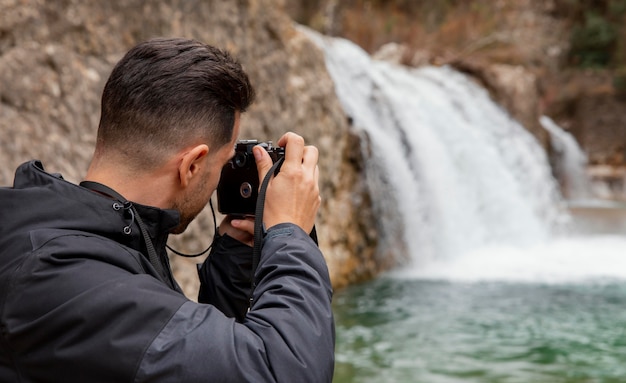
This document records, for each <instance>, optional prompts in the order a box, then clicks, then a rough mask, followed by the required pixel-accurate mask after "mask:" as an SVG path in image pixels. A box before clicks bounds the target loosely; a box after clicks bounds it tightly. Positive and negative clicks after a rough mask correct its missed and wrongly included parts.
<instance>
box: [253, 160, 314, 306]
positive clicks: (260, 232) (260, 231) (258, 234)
mask: <svg viewBox="0 0 626 383" xmlns="http://www.w3.org/2000/svg"><path fill="white" fill-rule="evenodd" d="M284 160H285V158H284V157H280V158H279V159H278V160H277V161H276V162H275V163H274V165H273V166H272V167H271V168H270V170H269V171H268V172H267V174H265V177H264V178H263V182H261V186H260V187H259V194H258V196H257V200H256V208H255V212H254V247H253V248H252V275H251V277H250V278H251V281H250V283H251V289H250V298H249V300H248V310H250V308H251V307H252V301H253V299H254V289H255V288H256V279H255V274H256V269H257V267H258V266H259V260H260V259H261V248H262V247H263V239H264V238H265V234H266V231H265V227H264V225H263V211H264V209H265V193H266V191H267V185H268V184H269V182H270V179H271V178H272V176H273V175H276V174H277V173H278V170H279V169H280V166H281V165H282V163H283V161H284ZM310 236H311V238H312V239H313V241H315V244H318V242H317V231H316V230H315V226H313V230H312V231H311V233H310Z"/></svg>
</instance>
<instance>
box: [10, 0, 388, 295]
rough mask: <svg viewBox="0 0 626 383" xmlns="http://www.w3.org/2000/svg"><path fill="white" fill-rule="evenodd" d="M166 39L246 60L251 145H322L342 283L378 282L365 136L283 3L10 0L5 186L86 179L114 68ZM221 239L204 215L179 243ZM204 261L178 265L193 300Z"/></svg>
mask: <svg viewBox="0 0 626 383" xmlns="http://www.w3.org/2000/svg"><path fill="white" fill-rule="evenodd" d="M155 36H183V37H189V38H195V39H198V40H201V41H203V42H206V43H209V44H213V45H217V46H221V47H225V48H227V49H229V50H230V51H231V52H232V53H234V54H235V55H236V56H237V57H238V58H239V59H240V60H241V62H242V64H243V65H244V67H245V68H246V70H247V71H248V73H249V74H250V77H251V80H252V82H253V84H254V85H255V87H256V89H257V94H258V97H257V101H256V103H255V105H254V106H253V107H252V108H251V110H250V111H249V112H248V113H246V114H245V115H244V117H243V120H242V133H241V138H258V139H262V140H276V139H278V138H279V137H280V135H282V133H283V132H285V131H288V130H291V131H295V132H297V133H299V134H301V135H303V136H304V137H305V139H306V140H307V141H308V142H309V143H312V144H315V145H316V146H318V147H319V149H320V152H321V156H320V164H319V165H320V170H321V174H322V176H321V178H322V179H321V193H322V198H323V202H322V208H321V210H320V215H319V219H318V222H317V230H318V236H319V240H320V247H321V248H322V250H323V252H324V254H325V256H326V258H327V261H328V264H329V268H330V271H331V277H332V280H333V283H334V285H335V286H336V287H339V286H343V285H345V284H347V283H349V282H351V281H354V280H358V279H363V278H365V277H368V276H371V275H373V274H375V273H376V271H377V270H378V269H380V268H381V265H380V263H381V262H379V261H377V260H376V259H375V258H374V257H375V253H374V250H375V248H376V231H375V228H373V227H371V225H370V223H371V222H373V219H372V217H371V209H370V202H369V197H368V195H367V192H366V190H365V187H364V184H363V182H361V181H360V177H361V175H360V170H361V164H362V158H361V151H360V146H359V140H358V138H357V137H355V136H354V135H353V133H352V132H351V130H350V126H349V124H348V121H347V119H346V117H345V115H344V114H343V111H342V109H341V107H340V105H339V103H338V101H337V99H336V96H335V94H334V89H333V83H332V81H331V80H330V78H329V76H328V74H327V73H326V70H325V66H324V59H323V56H322V54H321V52H320V51H319V50H318V49H317V48H316V47H315V46H314V45H313V44H312V43H311V42H310V41H309V40H307V39H306V38H305V37H304V36H303V35H301V34H300V33H298V32H297V31H296V29H295V28H294V26H293V24H292V21H291V19H290V18H289V17H288V16H287V14H286V12H285V11H284V4H283V2H282V1H280V0H241V1H229V2H225V1H218V0H209V1H207V0H185V1H182V0H178V1H177V0H164V1H159V2H145V1H142V0H120V1H114V2H102V1H97V0H89V1H82V0H81V1H79V0H62V1H55V2H50V1H45V0H23V1H15V0H0V68H2V71H0V132H1V134H2V136H1V137H2V138H1V139H0V163H2V167H1V168H0V185H3V186H6V185H10V184H11V183H12V179H13V172H14V169H15V168H16V167H17V166H18V165H19V164H20V163H22V162H24V161H27V160H29V159H32V158H37V159H40V160H42V161H43V163H44V165H45V166H46V168H47V170H49V171H52V172H59V173H62V174H63V175H64V177H65V178H66V179H68V180H70V181H72V182H79V181H80V180H81V176H82V175H83V174H84V172H85V171H86V168H87V166H88V162H89V159H90V157H91V154H92V150H93V145H94V141H95V134H96V129H97V125H98V120H99V101H100V93H101V91H102V88H103V86H104V83H105V81H106V79H107V77H108V74H109V72H110V70H111V69H112V66H113V65H114V64H115V62H116V61H117V60H118V59H119V58H120V57H121V56H122V55H123V54H124V53H125V51H126V50H127V49H128V48H130V47H131V46H132V45H134V44H135V43H137V42H139V41H142V40H145V39H148V38H151V37H155ZM206 210H209V209H206ZM218 219H219V217H218ZM212 233H213V221H212V218H211V216H210V213H209V212H206V211H205V212H204V213H203V214H202V215H201V216H200V217H199V218H198V220H197V221H196V222H195V223H194V224H192V226H191V227H190V229H189V230H188V232H187V233H185V234H184V235H182V236H179V237H176V238H173V239H172V240H171V244H172V245H173V246H174V247H176V248H178V249H179V250H182V251H187V252H196V251H198V250H201V249H203V248H204V247H206V246H207V245H208V244H209V243H210V241H211V238H212ZM200 261H201V259H194V260H192V261H188V260H186V259H182V258H179V257H177V256H175V257H173V260H172V263H173V268H174V270H175V274H176V277H177V279H178V280H179V281H180V282H181V284H182V285H183V286H184V289H185V291H186V293H187V294H188V296H190V297H192V298H193V297H194V296H195V294H196V291H197V288H198V286H197V281H196V278H195V265H194V264H195V263H196V262H200Z"/></svg>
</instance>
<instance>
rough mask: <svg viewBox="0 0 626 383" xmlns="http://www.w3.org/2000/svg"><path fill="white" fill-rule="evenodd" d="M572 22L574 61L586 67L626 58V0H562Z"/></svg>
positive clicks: (608, 64)
mask: <svg viewBox="0 0 626 383" xmlns="http://www.w3.org/2000/svg"><path fill="white" fill-rule="evenodd" d="M559 4H560V6H561V9H560V10H561V14H563V15H567V16H566V17H567V18H569V19H570V20H571V22H572V24H573V27H572V34H571V49H570V59H571V63H572V64H574V65H576V66H579V67H583V68H604V67H613V68H615V67H619V66H622V65H624V64H626V62H624V57H625V55H624V52H621V50H622V49H623V48H622V47H624V42H623V41H621V40H620V39H623V38H624V36H626V33H625V32H626V27H625V26H624V16H625V15H626V0H560V2H559Z"/></svg>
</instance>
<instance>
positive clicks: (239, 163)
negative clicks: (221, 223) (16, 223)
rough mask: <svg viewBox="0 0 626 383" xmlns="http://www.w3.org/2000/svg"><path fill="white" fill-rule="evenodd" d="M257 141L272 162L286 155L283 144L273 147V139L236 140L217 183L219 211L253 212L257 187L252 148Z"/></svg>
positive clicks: (247, 213)
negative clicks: (233, 150)
mask: <svg viewBox="0 0 626 383" xmlns="http://www.w3.org/2000/svg"><path fill="white" fill-rule="evenodd" d="M257 145H260V146H261V147H263V148H264V149H265V150H266V151H267V152H268V153H269V155H270V157H271V158H272V161H274V162H276V161H278V160H279V159H280V158H281V157H284V156H285V148H282V147H274V146H273V145H272V141H265V142H259V141H257V140H239V141H237V143H236V144H235V155H234V156H233V158H231V159H230V161H228V162H227V163H226V165H224V167H223V168H222V175H221V178H220V182H219V184H218V185H217V210H219V212H220V213H222V214H231V215H243V216H245V215H254V211H255V208H256V200H257V196H258V190H259V172H258V170H257V167H256V161H255V160H254V154H253V153H252V148H253V147H255V146H257ZM276 172H278V169H277V170H276Z"/></svg>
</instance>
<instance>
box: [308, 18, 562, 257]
mask: <svg viewBox="0 0 626 383" xmlns="http://www.w3.org/2000/svg"><path fill="white" fill-rule="evenodd" d="M306 33H308V34H309V35H310V36H311V37H312V38H313V39H314V40H315V41H316V42H317V43H318V44H319V45H320V46H321V47H322V48H323V50H324V52H325V55H326V63H327V67H328V70H329V72H330V74H331V76H332V78H333V81H334V82H335V86H336V92H337V94H338V97H339V99H340V101H341V102H342V104H343V106H344V109H345V111H346V113H347V114H348V115H349V116H350V117H351V118H352V121H353V125H354V127H355V128H356V129H361V130H363V131H364V132H366V134H367V135H368V136H369V138H370V140H369V141H370V143H371V150H370V151H368V152H371V153H373V154H372V158H371V161H372V162H374V163H376V164H378V165H377V166H376V167H375V168H374V169H368V170H371V171H375V170H377V171H378V172H379V173H378V174H371V173H370V174H368V178H369V181H370V187H371V188H372V189H376V188H378V187H380V186H381V185H382V186H383V187H385V188H386V190H385V191H384V192H377V193H376V194H377V195H384V194H385V193H392V194H393V197H394V198H393V200H395V203H396V204H397V206H396V210H395V212H394V213H395V215H398V214H399V215H400V216H401V219H402V221H401V225H400V226H402V227H403V228H404V234H405V235H404V236H405V241H406V244H407V247H408V248H409V249H411V253H412V259H413V260H414V261H415V263H416V264H417V266H418V267H419V265H420V264H423V263H424V262H428V261H429V260H433V259H450V258H454V257H457V256H459V255H460V254H464V253H467V252H469V251H472V250H473V249H477V248H482V247H485V246H491V245H495V244H502V243H506V244H513V245H519V246H522V245H529V244H535V243H538V242H541V241H543V240H545V239H546V238H548V237H549V236H550V233H551V230H552V226H553V225H554V224H555V223H556V222H558V220H559V216H560V214H561V213H560V211H559V209H558V206H559V198H560V197H559V194H558V189H557V185H556V182H555V181H554V179H553V177H552V175H551V170H550V167H549V165H548V161H547V158H546V155H545V152H544V150H543V149H542V148H541V147H540V145H539V144H538V143H537V141H536V140H535V139H534V138H533V137H532V136H531V134H530V133H528V131H527V130H526V129H524V128H523V127H522V126H521V125H520V124H519V123H518V122H517V121H515V120H514V119H512V118H511V117H510V116H509V114H508V113H507V112H506V111H504V110H503V109H502V108H501V107H499V106H498V105H496V104H495V103H494V102H493V101H492V100H491V99H490V97H489V94H488V93H487V92H486V91H485V90H484V89H483V88H481V87H480V86H478V85H477V84H475V83H474V82H473V81H472V80H471V79H469V78H468V77H467V76H465V75H463V74H461V73H459V72H457V71H455V70H453V69H451V68H449V67H440V68H439V67H424V68H419V69H408V68H404V67H400V66H396V65H393V64H390V63H387V62H380V61H374V60H372V59H370V57H369V56H368V55H367V54H366V53H365V52H364V51H363V50H361V49H360V48H358V47H357V46H356V45H354V44H353V43H351V42H349V41H347V40H342V39H331V38H327V37H322V36H321V35H318V34H316V33H314V32H311V31H308V30H306ZM380 180H383V182H381V181H380ZM387 215H388V216H394V214H393V213H391V214H389V213H388V214H387ZM381 224H382V225H383V226H384V225H392V226H393V224H392V223H389V222H382V223H381ZM396 226H398V225H397V224H396Z"/></svg>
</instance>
